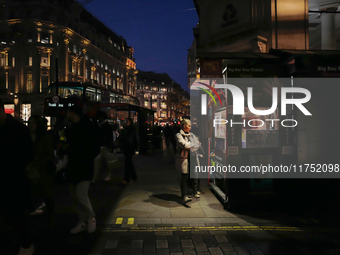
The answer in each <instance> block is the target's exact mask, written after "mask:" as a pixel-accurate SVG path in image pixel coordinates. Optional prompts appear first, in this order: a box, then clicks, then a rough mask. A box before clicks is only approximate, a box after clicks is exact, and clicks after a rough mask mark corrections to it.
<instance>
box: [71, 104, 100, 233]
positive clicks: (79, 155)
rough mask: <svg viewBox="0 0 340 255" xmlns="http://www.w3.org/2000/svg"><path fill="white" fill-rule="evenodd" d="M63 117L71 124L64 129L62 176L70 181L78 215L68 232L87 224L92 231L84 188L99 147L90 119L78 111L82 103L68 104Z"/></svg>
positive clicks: (88, 182) (86, 192)
mask: <svg viewBox="0 0 340 255" xmlns="http://www.w3.org/2000/svg"><path fill="white" fill-rule="evenodd" d="M66 118H67V120H68V121H69V122H70V123H71V127H70V128H69V130H67V133H66V141H67V143H68V147H67V151H66V153H67V155H68V162H67V166H66V171H65V177H66V179H67V180H68V181H69V182H70V191H71V195H72V199H73V201H74V203H75V205H76V209H77V212H78V217H79V222H78V224H77V225H76V226H75V227H74V228H73V229H71V231H70V232H71V233H72V234H76V233H79V232H81V231H83V230H85V229H86V227H87V230H88V232H89V233H92V232H94V231H95V230H96V219H95V214H94V212H93V209H92V205H91V202H90V199H89V196H88V189H89V185H90V182H91V181H92V180H93V174H94V158H95V157H96V156H97V155H98V154H99V152H100V147H99V143H98V141H97V139H96V138H97V136H96V131H95V128H94V126H93V123H92V122H91V121H90V119H89V118H88V117H87V115H85V114H83V113H82V107H80V106H78V105H73V106H71V107H69V108H68V109H67V115H66Z"/></svg>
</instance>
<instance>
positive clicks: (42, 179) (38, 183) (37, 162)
mask: <svg viewBox="0 0 340 255" xmlns="http://www.w3.org/2000/svg"><path fill="white" fill-rule="evenodd" d="M28 127H29V129H30V131H31V137H32V140H33V144H34V151H35V159H34V160H33V161H31V162H30V164H29V168H28V170H30V171H31V174H34V173H35V176H32V178H31V184H32V193H33V195H34V196H35V197H36V198H38V199H39V202H40V204H41V202H42V201H41V199H43V204H46V212H47V215H48V219H49V224H50V227H52V226H53V223H54V183H53V179H54V173H55V165H54V141H53V137H52V135H51V134H50V133H48V132H47V126H46V124H45V121H44V119H43V118H42V117H41V116H40V115H33V116H31V117H30V118H29V120H28ZM39 213H42V210H41V207H40V208H39V207H38V208H37V209H36V210H35V211H34V212H33V213H32V215H34V214H39Z"/></svg>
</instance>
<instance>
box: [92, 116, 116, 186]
mask: <svg viewBox="0 0 340 255" xmlns="http://www.w3.org/2000/svg"><path fill="white" fill-rule="evenodd" d="M97 119H98V124H97V125H98V127H97V133H98V139H99V145H100V153H99V155H98V156H97V157H96V158H95V161H94V177H93V180H94V181H95V179H96V177H97V175H98V173H99V171H100V168H101V167H102V166H103V165H104V167H105V171H106V176H105V179H104V180H105V181H110V180H111V170H110V168H109V155H110V154H109V149H110V150H111V148H112V146H113V133H112V129H111V126H110V124H109V123H108V122H106V119H107V114H106V112H104V111H99V112H98V113H97Z"/></svg>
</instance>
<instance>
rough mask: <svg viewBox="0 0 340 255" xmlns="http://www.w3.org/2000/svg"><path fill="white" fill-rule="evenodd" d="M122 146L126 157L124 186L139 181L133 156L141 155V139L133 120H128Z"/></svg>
mask: <svg viewBox="0 0 340 255" xmlns="http://www.w3.org/2000/svg"><path fill="white" fill-rule="evenodd" d="M122 144H123V151H124V156H125V172H124V180H123V181H122V183H123V184H127V183H129V182H130V181H136V180H137V174H136V170H135V167H134V165H133V161H132V159H133V156H134V155H137V154H138V153H139V137H138V134H137V130H136V128H135V127H134V125H133V121H132V119H131V118H127V119H126V127H125V129H124V131H123V134H122Z"/></svg>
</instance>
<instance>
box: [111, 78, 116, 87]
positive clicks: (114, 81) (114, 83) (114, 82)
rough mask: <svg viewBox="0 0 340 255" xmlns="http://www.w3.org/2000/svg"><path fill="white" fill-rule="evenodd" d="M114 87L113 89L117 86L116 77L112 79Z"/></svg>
mask: <svg viewBox="0 0 340 255" xmlns="http://www.w3.org/2000/svg"><path fill="white" fill-rule="evenodd" d="M112 88H113V89H115V88H116V80H115V79H113V80H112Z"/></svg>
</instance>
